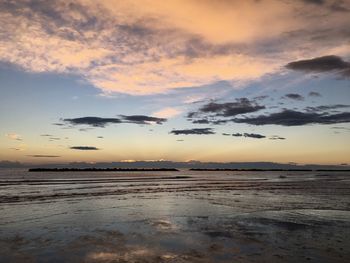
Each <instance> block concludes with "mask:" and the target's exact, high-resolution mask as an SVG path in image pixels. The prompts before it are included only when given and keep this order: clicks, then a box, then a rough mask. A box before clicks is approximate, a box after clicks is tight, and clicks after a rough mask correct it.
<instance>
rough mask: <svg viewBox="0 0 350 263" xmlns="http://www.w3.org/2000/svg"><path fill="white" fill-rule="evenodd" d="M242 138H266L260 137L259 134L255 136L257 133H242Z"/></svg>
mask: <svg viewBox="0 0 350 263" xmlns="http://www.w3.org/2000/svg"><path fill="white" fill-rule="evenodd" d="M243 136H244V137H248V138H254V139H264V138H266V136H265V135H261V134H257V133H244V134H243Z"/></svg>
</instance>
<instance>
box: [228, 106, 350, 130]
mask: <svg viewBox="0 0 350 263" xmlns="http://www.w3.org/2000/svg"><path fill="white" fill-rule="evenodd" d="M232 121H234V122H236V123H246V124H251V125H281V126H301V125H308V124H336V123H348V122H350V112H341V113H337V114H329V113H317V112H300V111H295V110H287V109H286V110H283V111H281V112H277V113H271V114H269V115H260V116H257V117H245V118H235V119H233V120H232Z"/></svg>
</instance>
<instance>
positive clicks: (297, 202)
mask: <svg viewBox="0 0 350 263" xmlns="http://www.w3.org/2000/svg"><path fill="white" fill-rule="evenodd" d="M0 215H1V216H0V262H349V260H350V173H349V172H238V171H232V172H231V171H227V172H224V171H217V172H215V171H180V172H176V173H174V172H125V173H124V172H117V173H113V172H108V173H104V172H89V173H84V172H81V173H80V172H74V173H72V172H62V173H57V172H53V173H50V172H45V173H28V172H27V171H24V170H0Z"/></svg>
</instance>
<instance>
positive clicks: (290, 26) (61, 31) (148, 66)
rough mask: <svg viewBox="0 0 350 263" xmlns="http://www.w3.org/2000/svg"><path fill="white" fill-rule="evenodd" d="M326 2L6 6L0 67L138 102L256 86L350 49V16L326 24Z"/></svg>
mask: <svg viewBox="0 0 350 263" xmlns="http://www.w3.org/2000/svg"><path fill="white" fill-rule="evenodd" d="M321 2H322V1H321V0H309V1H306V0H305V1H293V3H291V2H290V1H277V0H271V1H253V0H252V1H187V0H169V1H162V0H158V1H157V0H145V1H143V2H142V4H140V3H139V2H138V1H135V0H126V1H115V0H101V1H91V0H88V1H85V0H77V1H74V2H72V1H69V2H67V1H64V0H57V1H26V0H18V1H1V2H0V23H1V25H3V26H2V27H1V28H0V36H1V37H0V47H1V48H0V60H1V61H4V62H6V63H12V64H14V65H17V66H19V67H20V68H22V69H24V70H27V71H30V72H55V73H63V74H65V73H73V74H75V75H78V76H80V77H82V78H83V79H85V80H87V81H88V82H90V83H91V84H92V85H94V86H95V87H97V88H99V89H101V90H103V91H104V92H122V93H129V94H137V95H140V94H153V93H163V92H165V91H168V90H169V89H172V88H183V87H196V86H201V85H204V84H208V83H213V82H216V81H218V80H222V79H225V80H230V81H231V80H238V81H241V80H243V81H245V80H252V79H253V80H255V79H259V78H261V77H262V76H264V75H266V74H269V73H274V72H277V71H279V70H280V66H282V65H284V64H285V61H292V60H294V59H295V57H297V56H298V55H299V54H300V50H307V51H308V55H309V56H310V57H313V56H319V53H321V52H326V51H329V50H333V49H334V48H336V47H338V46H339V45H341V44H343V45H346V44H347V42H348V41H347V38H346V32H347V31H346V30H347V28H348V24H349V18H348V17H346V16H345V15H344V16H339V14H336V13H335V12H332V10H331V9H330V10H329V12H327V13H326V15H327V23H319V21H320V19H321V18H322V15H323V16H324V15H325V14H324V12H321V11H320V8H321V7H320V6H321V5H320V4H319V5H310V4H309V3H321ZM337 3H339V2H337ZM336 9H338V10H340V9H341V10H346V9H348V3H347V2H344V3H342V4H341V5H340V4H337V5H336V4H334V5H333V11H335V10H336ZM261 10H264V12H261ZM320 17H321V18H320ZM203 18H205V19H203ZM19 25H20V26H19ZM266 25H269V30H266ZM329 25H332V26H331V28H329ZM291 31H292V32H291ZM296 32H297V33H296ZM320 32H321V33H320ZM329 32H331V33H329ZM344 32H345V33H344ZM303 34H304V35H303ZM320 34H321V36H320ZM330 34H331V36H330ZM324 35H326V37H324ZM334 35H337V37H333V36H334ZM316 37H318V38H316ZM291 38H292V39H291ZM310 46H311V47H312V48H310ZM324 54H326V53H324ZM334 54H336V53H334Z"/></svg>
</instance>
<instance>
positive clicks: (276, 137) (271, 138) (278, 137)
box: [269, 135, 286, 140]
mask: <svg viewBox="0 0 350 263" xmlns="http://www.w3.org/2000/svg"><path fill="white" fill-rule="evenodd" d="M269 139H270V140H285V139H286V138H284V137H281V136H278V135H272V136H271V137H270V138H269Z"/></svg>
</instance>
